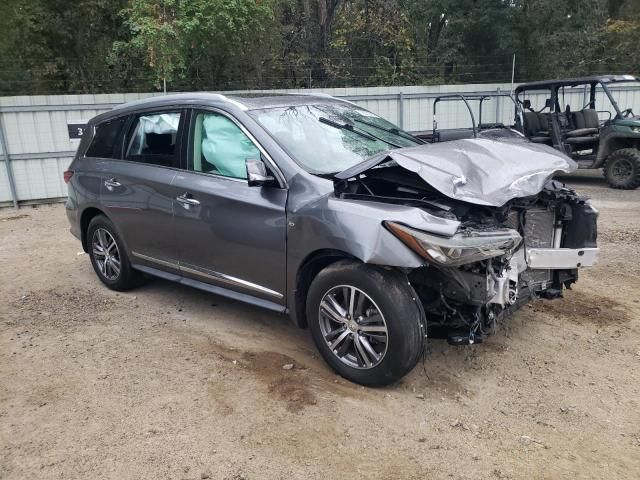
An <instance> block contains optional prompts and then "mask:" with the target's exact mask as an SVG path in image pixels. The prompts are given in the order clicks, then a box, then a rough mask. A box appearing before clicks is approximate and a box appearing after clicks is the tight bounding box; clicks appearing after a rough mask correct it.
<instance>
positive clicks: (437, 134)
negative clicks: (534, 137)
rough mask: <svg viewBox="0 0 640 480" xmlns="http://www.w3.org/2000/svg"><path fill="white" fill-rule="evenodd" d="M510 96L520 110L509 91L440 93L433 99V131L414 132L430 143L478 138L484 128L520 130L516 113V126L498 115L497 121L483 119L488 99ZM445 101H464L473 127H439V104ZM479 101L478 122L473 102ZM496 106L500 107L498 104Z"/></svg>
mask: <svg viewBox="0 0 640 480" xmlns="http://www.w3.org/2000/svg"><path fill="white" fill-rule="evenodd" d="M503 97H507V98H509V99H510V100H511V101H512V102H513V105H514V108H515V110H516V112H518V111H519V110H520V108H519V106H518V105H517V104H516V102H515V99H514V98H513V96H512V95H511V94H510V93H508V92H504V93H501V92H495V93H494V92H491V93H472V94H467V93H451V94H446V95H440V96H438V97H436V98H435V99H434V101H433V114H432V115H433V127H432V130H431V131H422V132H414V134H415V135H416V136H417V137H419V138H421V139H423V140H426V141H427V142H430V143H435V142H443V141H449V140H455V139H460V138H477V137H478V134H481V133H482V132H483V131H484V130H493V129H507V128H516V129H518V130H520V125H521V121H520V117H519V115H518V114H517V113H516V116H515V119H514V126H507V125H504V124H503V123H501V122H499V121H498V117H497V116H496V121H495V122H491V123H484V122H483V121H482V119H483V107H484V106H485V103H486V102H487V101H490V100H491V99H494V98H497V99H499V98H503ZM444 102H463V103H464V104H465V106H466V108H467V110H468V112H469V116H470V117H471V128H469V127H465V128H452V129H446V130H439V129H438V104H440V103H444ZM473 102H478V104H477V113H478V119H477V123H476V116H475V114H474V113H473V112H474V109H473V108H472V103H473ZM496 108H499V107H498V105H496Z"/></svg>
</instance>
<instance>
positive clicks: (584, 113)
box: [566, 108, 600, 138]
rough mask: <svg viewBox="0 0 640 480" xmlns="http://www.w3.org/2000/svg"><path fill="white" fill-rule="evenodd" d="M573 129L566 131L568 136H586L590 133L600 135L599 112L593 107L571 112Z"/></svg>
mask: <svg viewBox="0 0 640 480" xmlns="http://www.w3.org/2000/svg"><path fill="white" fill-rule="evenodd" d="M571 121H572V123H573V127H574V129H573V130H570V131H568V132H567V133H566V135H567V138H570V137H586V136H589V135H598V132H599V127H600V120H599V119H598V113H597V112H596V111H595V110H593V109H592V108H585V109H584V110H580V111H578V112H573V113H572V114H571Z"/></svg>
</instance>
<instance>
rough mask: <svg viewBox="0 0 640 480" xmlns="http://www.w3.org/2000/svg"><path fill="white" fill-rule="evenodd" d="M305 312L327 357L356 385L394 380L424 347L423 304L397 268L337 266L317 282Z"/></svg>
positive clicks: (327, 360)
mask: <svg viewBox="0 0 640 480" xmlns="http://www.w3.org/2000/svg"><path fill="white" fill-rule="evenodd" d="M352 298H353V299H352ZM327 306H328V307H329V308H328V309H327ZM350 312H351V313H350ZM336 313H337V314H338V315H336ZM306 314H307V322H308V324H309V329H310V331H311V335H312V337H313V340H314V342H315V344H316V347H317V348H318V350H319V351H320V353H321V355H322V356H323V358H324V359H325V360H326V362H327V363H328V364H329V365H330V366H331V367H332V368H333V369H334V370H335V371H336V372H337V373H338V374H340V375H342V376H343V377H345V378H346V379H348V380H350V381H352V382H355V383H359V384H362V385H368V386H381V385H387V384H390V383H392V382H395V381H397V380H399V379H400V378H402V377H403V376H404V375H406V374H407V373H408V372H410V371H411V370H412V369H413V367H414V366H415V365H416V363H417V362H418V360H419V358H420V355H421V353H422V351H423V349H424V341H425V332H426V321H425V317H424V312H423V310H422V306H421V305H420V304H419V299H418V297H417V295H416V293H415V291H414V290H413V288H412V287H411V285H410V284H409V283H408V280H407V277H406V276H405V275H404V274H402V273H400V272H399V271H396V270H391V269H384V268H381V267H377V266H373V265H367V264H363V263H357V262H353V261H346V260H345V261H340V262H337V263H334V264H332V265H330V266H328V267H327V268H325V269H324V270H322V271H321V272H320V273H319V274H318V275H317V276H316V278H315V279H314V280H313V282H312V284H311V287H310V288H309V294H308V296H307V306H306ZM336 342H337V343H336ZM331 345H333V348H332V346H331Z"/></svg>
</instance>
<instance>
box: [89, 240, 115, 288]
mask: <svg viewBox="0 0 640 480" xmlns="http://www.w3.org/2000/svg"><path fill="white" fill-rule="evenodd" d="M91 246H92V252H93V258H94V259H95V261H96V264H97V265H98V270H100V273H101V274H102V276H103V277H104V278H106V279H107V280H116V279H117V278H118V276H119V275H120V270H121V268H122V263H121V259H120V251H119V250H118V244H117V243H116V241H115V239H114V238H113V235H111V234H110V233H109V232H108V231H107V230H106V229H104V228H98V229H96V231H95V232H94V233H93V240H92V242H91Z"/></svg>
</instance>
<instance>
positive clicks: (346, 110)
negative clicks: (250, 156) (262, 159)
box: [249, 103, 421, 174]
mask: <svg viewBox="0 0 640 480" xmlns="http://www.w3.org/2000/svg"><path fill="white" fill-rule="evenodd" d="M249 114H250V115H251V116H252V117H253V118H254V119H255V120H256V121H258V122H259V123H260V124H261V125H262V126H263V127H264V128H265V129H266V130H267V131H268V132H269V133H270V134H271V136H273V137H274V138H275V140H276V141H277V142H278V143H279V144H280V145H281V146H282V147H283V148H284V149H285V150H287V152H288V153H289V154H290V155H291V156H292V157H293V159H294V160H295V161H296V162H298V164H299V165H300V166H302V167H303V168H304V169H305V170H307V171H308V172H311V173H314V174H329V173H336V172H341V171H342V170H345V169H347V168H349V167H352V166H353V165H356V164H358V163H361V162H363V161H364V160H366V159H367V158H369V157H371V156H373V155H375V154H378V153H380V152H383V151H385V150H390V149H393V148H397V147H411V146H415V145H419V144H420V143H421V142H420V140H418V139H416V138H414V137H412V136H411V135H410V134H409V133H407V132H403V131H402V130H399V129H398V128H397V127H396V126H395V125H393V124H392V123H390V122H388V121H386V120H384V119H383V118H380V117H378V116H377V115H374V114H373V113H371V112H368V111H367V110H364V109H362V108H359V107H356V106H354V105H350V104H339V103H326V104H317V105H297V106H289V107H279V108H267V109H262V110H253V111H251V112H249Z"/></svg>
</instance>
